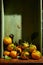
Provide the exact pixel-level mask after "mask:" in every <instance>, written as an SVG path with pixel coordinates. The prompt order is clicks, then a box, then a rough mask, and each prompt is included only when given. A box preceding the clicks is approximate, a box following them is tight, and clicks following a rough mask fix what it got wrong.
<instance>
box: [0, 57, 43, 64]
mask: <svg viewBox="0 0 43 65" xmlns="http://www.w3.org/2000/svg"><path fill="white" fill-rule="evenodd" d="M0 63H8V64H9V63H14V64H23V63H25V64H26V63H43V57H42V58H41V59H39V60H33V59H29V60H20V59H19V60H18V59H11V60H5V59H2V58H0Z"/></svg>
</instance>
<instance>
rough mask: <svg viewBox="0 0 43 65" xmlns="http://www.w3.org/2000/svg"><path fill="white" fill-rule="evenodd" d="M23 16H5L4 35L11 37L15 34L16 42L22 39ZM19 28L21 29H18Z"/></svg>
mask: <svg viewBox="0 0 43 65" xmlns="http://www.w3.org/2000/svg"><path fill="white" fill-rule="evenodd" d="M21 17H22V16H21V15H17V14H15V15H5V16H4V35H5V36H7V35H10V34H13V35H14V41H18V40H19V39H21V38H22V37H21V36H22V35H21V30H22V26H21V22H22V20H21ZM18 26H19V27H20V28H18Z"/></svg>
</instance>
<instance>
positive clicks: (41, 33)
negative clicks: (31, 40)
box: [40, 0, 42, 53]
mask: <svg viewBox="0 0 43 65" xmlns="http://www.w3.org/2000/svg"><path fill="white" fill-rule="evenodd" d="M40 22H41V30H40V32H41V33H40V36H41V40H40V46H41V53H42V0H40Z"/></svg>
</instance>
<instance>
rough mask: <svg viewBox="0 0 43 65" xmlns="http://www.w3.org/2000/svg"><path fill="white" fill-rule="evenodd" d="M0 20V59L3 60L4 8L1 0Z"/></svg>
mask: <svg viewBox="0 0 43 65" xmlns="http://www.w3.org/2000/svg"><path fill="white" fill-rule="evenodd" d="M1 7H2V10H1V19H2V27H1V28H2V33H1V34H2V37H1V38H2V40H1V58H3V37H4V6H3V0H1Z"/></svg>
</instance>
